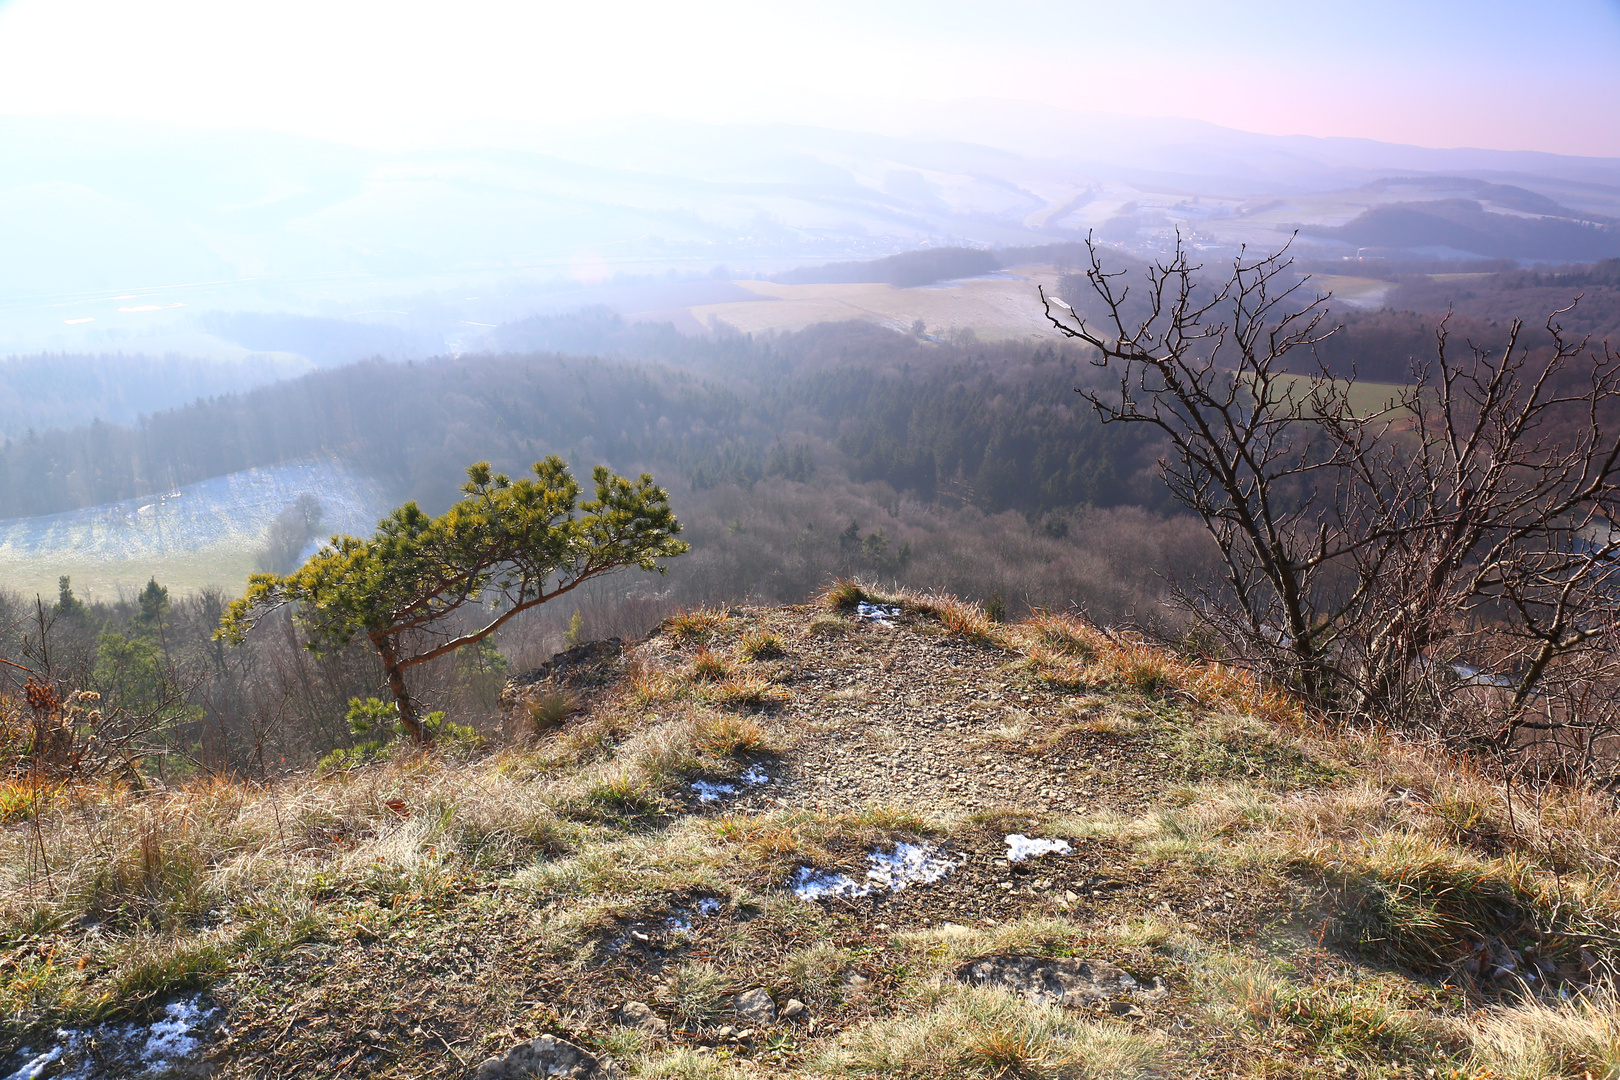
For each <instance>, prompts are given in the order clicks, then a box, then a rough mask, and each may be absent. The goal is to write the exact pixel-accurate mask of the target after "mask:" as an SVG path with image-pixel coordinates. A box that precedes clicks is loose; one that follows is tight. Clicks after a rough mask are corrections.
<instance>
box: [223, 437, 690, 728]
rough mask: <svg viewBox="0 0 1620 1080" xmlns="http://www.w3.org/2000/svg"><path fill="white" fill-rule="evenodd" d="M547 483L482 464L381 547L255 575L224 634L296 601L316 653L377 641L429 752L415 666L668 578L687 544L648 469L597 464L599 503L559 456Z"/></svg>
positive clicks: (408, 721) (227, 617)
mask: <svg viewBox="0 0 1620 1080" xmlns="http://www.w3.org/2000/svg"><path fill="white" fill-rule="evenodd" d="M534 475H535V478H534V479H533V480H528V479H523V480H517V481H513V480H509V479H508V478H507V477H505V476H503V475H501V474H500V473H492V472H491V471H490V466H489V463H488V462H483V461H481V462H479V463H478V464H476V465H473V466H472V467H471V468H469V469H468V470H467V483H466V484H464V485H462V489H461V490H462V492H463V495H464V498H462V499H461V500H460V501H458V502H456V503H455V504H454V505H452V506H451V507H450V509H449V510H447V511H445V513H443V514H441V515H440V516H438V517H430V516H429V515H428V514H426V513H424V512H423V511H422V510H421V509H420V508H419V507H418V506H417V505H416V503H414V502H409V503H406V504H405V505H404V506H401V507H400V508H399V509H397V510H395V511H394V512H393V513H392V514H390V515H389V516H388V517H386V518H384V519H383V520H382V522H380V523H379V525H378V528H377V532H376V534H375V535H373V536H372V537H371V538H370V539H369V540H362V539H359V538H357V537H353V536H334V537H333V538H332V539H331V540H330V541H329V542H328V543H327V544H326V545H324V546H323V547H322V548H321V549H320V550H319V551H317V552H316V553H315V554H314V555H312V556H310V558H309V560H308V561H307V562H305V563H304V565H302V566H300V567H299V568H298V569H296V570H294V571H293V572H291V573H289V574H286V575H277V574H254V575H253V576H252V577H250V578H249V579H248V588H247V593H246V595H244V596H243V597H242V598H241V599H240V600H237V601H236V602H235V603H233V604H232V605H231V606H230V607H229V608H228V609H226V611H225V614H224V616H223V617H222V618H221V620H220V626H219V629H218V630H217V631H216V632H215V636H216V637H217V638H220V639H222V640H225V641H229V642H231V643H233V644H237V643H240V642H241V641H242V640H243V639H244V638H245V637H246V636H247V633H248V632H249V631H250V630H251V629H252V628H253V626H254V624H255V623H256V622H257V621H258V620H259V619H261V618H263V617H264V616H265V615H267V614H269V613H270V612H273V611H276V610H278V609H280V608H282V607H285V606H287V605H293V606H294V608H295V614H294V619H295V621H296V622H297V624H298V625H299V627H300V628H301V629H302V630H303V631H304V634H305V636H306V642H307V644H308V647H309V648H310V649H312V650H316V651H323V650H328V649H335V648H340V647H342V646H343V645H346V644H348V642H349V641H351V640H352V639H353V638H354V636H355V635H356V634H364V635H365V636H366V639H367V640H368V641H370V642H371V645H372V647H373V648H375V649H376V650H377V655H378V656H379V657H380V658H381V660H382V665H383V670H384V671H385V672H386V673H387V676H388V688H389V690H390V691H391V692H392V693H393V695H394V702H395V704H396V705H397V707H398V709H399V719H400V724H401V726H402V727H403V728H404V729H405V731H406V732H407V733H408V734H409V736H410V738H411V740H412V742H414V743H416V744H417V745H419V746H422V745H427V744H428V743H430V742H431V741H432V739H433V734H432V732H431V731H430V730H428V729H427V728H426V727H425V726H424V725H423V723H422V719H421V717H420V716H419V715H418V712H417V707H416V702H415V701H414V700H413V699H412V697H411V693H410V689H409V685H408V684H407V683H406V680H405V672H406V671H407V670H408V669H410V668H412V667H414V666H416V665H417V664H425V663H427V662H428V661H430V660H436V659H438V658H439V657H441V656H445V655H447V654H449V653H451V652H454V651H455V650H457V649H459V648H461V647H462V646H464V645H471V644H473V643H475V642H478V641H482V640H483V639H484V638H486V637H488V636H489V635H490V634H492V633H494V632H495V631H496V630H497V629H499V628H500V627H501V625H502V624H504V623H505V622H506V621H507V620H509V619H511V618H513V617H514V616H516V615H517V614H518V613H519V612H522V611H527V610H528V609H529V608H532V607H537V606H538V605H540V604H543V603H545V602H546V601H548V600H552V599H555V598H556V597H558V596H561V595H563V594H564V593H567V592H571V591H572V590H574V589H575V588H577V587H578V586H580V585H582V584H584V583H585V582H587V581H589V580H591V579H592V578H596V577H601V576H602V575H604V574H609V573H612V572H613V571H615V570H619V569H622V568H624V567H628V566H635V567H639V568H641V569H642V570H653V571H657V572H659V573H662V572H663V570H664V567H663V566H662V565H661V564H660V563H659V562H658V560H660V559H667V558H671V557H673V556H676V555H679V554H681V553H682V552H684V551H686V550H687V548H688V545H687V544H686V543H685V542H684V541H682V540H679V539H677V538H676V537H677V534H678V533H679V532H680V529H681V527H680V523H679V522H677V521H676V520H675V516H674V514H673V513H671V512H670V508H669V496H668V494H667V493H666V492H665V491H664V489H663V488H661V487H658V486H657V485H655V484H654V483H653V481H652V477H650V476H648V475H646V474H645V473H643V474H642V475H641V477H640V478H639V479H638V480H635V481H630V480H626V479H625V478H624V477H622V476H617V475H614V474H613V473H611V472H609V471H608V469H607V468H606V467H605V466H601V465H598V466H597V467H596V469H595V471H594V472H593V474H592V477H593V479H594V481H595V484H596V497H595V498H594V499H591V500H588V501H586V502H584V503H581V502H580V501H579V496H580V486H579V484H578V483H577V482H575V480H574V478H573V477H572V476H571V475H570V474H569V472H568V466H567V465H566V464H565V463H564V462H563V461H562V459H560V458H558V457H556V456H555V455H553V456H551V457H548V458H546V459H545V460H544V461H539V462H536V463H535V465H534ZM458 613H461V614H460V617H459V618H457V617H454V616H457V614H458ZM469 615H471V616H474V618H472V619H471V620H470V628H469V619H468V616H469Z"/></svg>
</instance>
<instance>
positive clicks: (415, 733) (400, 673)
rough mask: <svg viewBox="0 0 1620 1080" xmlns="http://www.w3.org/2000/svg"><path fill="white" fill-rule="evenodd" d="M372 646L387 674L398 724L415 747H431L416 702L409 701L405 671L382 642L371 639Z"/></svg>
mask: <svg viewBox="0 0 1620 1080" xmlns="http://www.w3.org/2000/svg"><path fill="white" fill-rule="evenodd" d="M372 644H374V645H376V646H377V652H378V654H379V655H380V656H381V657H382V662H383V670H384V671H386V672H387V673H388V689H389V690H390V691H392V692H393V695H394V707H395V708H397V709H398V710H399V723H400V726H401V727H403V728H404V729H405V734H407V735H409V736H410V737H411V742H412V743H413V744H414V745H416V746H431V745H433V736H432V734H431V733H429V732H428V730H427V729H426V728H424V727H423V726H422V721H421V720H420V719H419V718H418V717H417V715H416V702H414V701H412V700H411V691H410V688H409V687H407V686H406V685H405V669H404V668H403V667H402V666H401V665H400V664H399V662H398V660H397V659H396V658H395V656H394V650H393V649H391V648H389V647H388V646H387V645H386V644H385V643H384V642H381V641H378V640H377V639H376V638H372Z"/></svg>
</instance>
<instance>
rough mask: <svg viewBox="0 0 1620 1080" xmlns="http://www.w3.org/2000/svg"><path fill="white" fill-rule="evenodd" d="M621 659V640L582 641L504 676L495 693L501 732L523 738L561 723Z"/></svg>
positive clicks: (614, 674)
mask: <svg viewBox="0 0 1620 1080" xmlns="http://www.w3.org/2000/svg"><path fill="white" fill-rule="evenodd" d="M623 660H624V642H623V641H622V640H620V639H619V638H608V639H607V640H606V641H588V642H586V643H585V644H583V645H575V646H574V647H573V648H571V649H565V650H563V651H562V652H560V653H557V654H556V655H555V656H553V657H552V658H551V659H550V660H547V661H546V662H545V663H543V664H541V665H540V666H539V667H537V668H535V669H534V670H533V671H530V672H526V673H525V674H522V675H518V676H515V677H514V678H512V679H510V680H508V681H507V684H506V686H505V688H504V689H502V690H501V696H500V705H501V708H502V709H503V710H504V711H505V713H506V726H507V731H506V734H507V736H508V737H509V738H523V737H526V736H531V735H538V734H544V733H545V732H547V731H549V730H551V729H553V728H557V727H561V726H562V725H563V724H564V723H566V722H567V720H568V718H569V717H570V716H572V715H573V714H574V713H576V712H578V711H579V710H580V709H581V708H583V707H584V705H585V704H586V699H587V698H588V696H589V695H590V694H591V693H592V692H593V691H596V690H600V689H601V688H602V687H604V686H607V685H608V684H609V683H611V682H612V681H613V680H614V679H615V678H617V677H618V675H619V673H620V672H621V670H622V668H623Z"/></svg>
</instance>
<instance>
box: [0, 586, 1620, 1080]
mask: <svg viewBox="0 0 1620 1080" xmlns="http://www.w3.org/2000/svg"><path fill="white" fill-rule="evenodd" d="M506 700H507V701H508V703H509V704H510V705H511V706H512V721H511V730H510V731H509V732H508V735H509V736H510V737H511V739H512V740H514V742H513V744H512V745H509V746H508V747H507V748H505V749H502V750H500V751H498V752H488V753H479V752H476V751H472V750H470V749H468V750H464V751H462V752H461V757H462V758H464V760H458V757H457V753H456V752H447V754H446V756H442V757H437V758H421V757H408V756H403V755H401V756H396V757H395V759H394V760H392V761H390V762H379V763H376V764H370V765H364V766H358V767H353V768H348V769H343V768H331V767H329V768H328V770H327V771H326V772H325V773H322V774H318V775H313V776H308V777H304V778H301V779H293V780H288V781H285V782H282V783H278V784H273V785H270V786H267V787H253V786H244V785H240V784H235V783H231V782H227V781H223V780H220V781H212V782H204V781H199V782H196V783H194V784H191V785H188V786H184V787H180V788H176V789H173V790H167V791H163V790H143V791H135V790H129V789H115V788H98V789H95V790H78V791H66V790H62V791H53V790H45V789H37V788H29V787H27V786H26V785H23V784H21V783H14V784H12V785H11V786H9V787H8V788H6V789H5V791H4V803H3V805H4V807H5V811H4V812H5V813H6V815H7V819H8V821H9V824H8V825H7V826H6V827H5V830H4V833H3V834H0V838H3V845H4V847H3V851H4V862H3V864H0V865H3V866H4V871H3V873H4V883H5V884H4V890H5V891H4V894H3V898H0V903H3V907H0V911H3V918H4V922H3V924H0V925H3V927H4V930H3V933H4V935H5V949H6V951H5V957H4V962H3V965H0V995H3V997H4V1000H5V1015H6V1020H5V1025H6V1031H5V1036H4V1038H5V1041H6V1043H7V1044H9V1045H13V1046H17V1047H19V1048H21V1049H19V1050H18V1051H17V1053H15V1054H13V1055H12V1057H11V1058H10V1059H9V1060H7V1061H6V1062H4V1063H3V1065H0V1067H3V1068H6V1069H19V1068H20V1069H21V1070H22V1071H20V1072H18V1073H17V1074H16V1075H19V1076H35V1075H43V1074H44V1073H43V1072H39V1071H29V1070H30V1068H31V1067H32V1066H31V1065H29V1064H28V1063H30V1062H32V1063H36V1064H37V1065H38V1068H39V1070H46V1069H54V1070H57V1072H56V1075H73V1076H81V1077H95V1076H114V1075H129V1074H130V1070H132V1069H134V1068H136V1067H137V1066H138V1067H139V1068H141V1069H151V1070H152V1071H151V1073H150V1074H151V1075H174V1076H181V1075H184V1076H190V1075H202V1074H204V1073H205V1072H206V1071H207V1070H208V1069H210V1068H211V1069H213V1070H214V1072H213V1075H216V1076H220V1077H249V1076H252V1077H259V1076H278V1075H279V1076H294V1075H321V1076H325V1075H344V1076H367V1077H425V1076H453V1077H454V1076H473V1075H475V1074H476V1075H479V1076H481V1077H485V1078H488V1077H497V1076H507V1075H518V1073H516V1072H513V1071H511V1069H510V1068H509V1066H515V1065H516V1064H518V1063H519V1061H520V1060H525V1059H526V1060H528V1061H529V1062H530V1063H531V1064H534V1063H537V1062H544V1061H550V1062H553V1063H555V1062H556V1061H558V1060H559V1055H561V1056H563V1057H567V1058H568V1059H569V1060H570V1061H571V1062H572V1066H571V1067H573V1068H575V1069H577V1070H578V1071H576V1072H574V1073H573V1074H572V1075H576V1076H598V1075H600V1076H605V1075H611V1074H613V1073H614V1072H616V1071H623V1072H628V1073H631V1074H634V1075H642V1076H655V1077H691V1078H699V1077H724V1078H728V1080H729V1078H738V1080H740V1078H744V1077H754V1076H759V1077H764V1076H777V1077H792V1076H823V1075H825V1076H832V1075H838V1076H850V1075H855V1076H862V1075H864V1076H963V1077H968V1076H973V1077H981V1076H982V1077H1001V1076H1024V1077H1054V1078H1055V1077H1131V1076H1136V1077H1151V1076H1211V1077H1213V1076H1232V1075H1250V1076H1285V1075H1286V1076H1365V1077H1397V1076H1402V1077H1404V1076H1412V1077H1418V1076H1435V1075H1443V1076H1459V1077H1460V1076H1469V1077H1484V1076H1493V1077H1523V1078H1526V1080H1529V1078H1539V1077H1547V1076H1575V1077H1579V1076H1581V1075H1582V1074H1583V1073H1584V1072H1589V1073H1590V1074H1591V1075H1593V1076H1599V1075H1612V1072H1613V1070H1614V1069H1615V1068H1616V1067H1617V1064H1620V1048H1617V1047H1616V1045H1615V1042H1614V1038H1613V1035H1612V1032H1613V1031H1614V1030H1616V1025H1617V1024H1620V1010H1617V1008H1616V1007H1615V1006H1614V1005H1613V1004H1612V1003H1611V1000H1610V999H1609V998H1608V997H1607V996H1606V995H1605V994H1603V993H1602V992H1600V991H1599V990H1596V989H1594V987H1596V986H1597V985H1599V984H1600V983H1601V982H1602V980H1603V979H1605V978H1606V977H1607V974H1608V972H1609V970H1610V957H1611V948H1612V947H1613V945H1614V944H1615V936H1614V932H1613V931H1612V930H1611V929H1609V927H1611V926H1613V925H1614V921H1615V919H1616V918H1620V891H1617V889H1616V886H1615V881H1614V872H1613V863H1612V860H1610V859H1609V858H1607V855H1606V853H1607V852H1608V851H1609V850H1611V849H1612V847H1613V845H1614V842H1615V838H1616V835H1617V834H1620V819H1617V817H1616V815H1615V813H1614V812H1613V810H1612V809H1611V807H1610V805H1609V802H1608V800H1607V799H1605V798H1601V797H1599V796H1598V795H1595V794H1592V793H1588V792H1581V791H1571V790H1564V789H1559V788H1546V789H1542V790H1538V791H1536V792H1534V793H1529V792H1522V791H1521V792H1517V793H1514V795H1513V798H1512V799H1511V800H1510V799H1509V798H1508V797H1507V796H1508V793H1507V792H1506V791H1504V790H1503V789H1502V788H1501V787H1500V786H1499V785H1497V784H1495V783H1493V782H1491V781H1489V780H1487V779H1486V778H1484V777H1482V776H1481V775H1479V774H1478V773H1477V772H1476V771H1475V770H1473V769H1470V768H1469V767H1467V766H1466V765H1464V764H1460V763H1458V762H1456V761H1454V760H1449V759H1447V758H1445V757H1442V756H1440V755H1439V754H1438V753H1436V752H1432V751H1429V750H1425V749H1423V748H1419V747H1414V746H1410V745H1407V744H1404V743H1402V742H1400V741H1399V740H1397V739H1394V738H1393V737H1390V736H1387V735H1355V736H1351V735H1345V736H1335V735H1332V734H1331V733H1328V732H1325V731H1324V730H1323V729H1322V728H1321V727H1320V726H1319V725H1317V724H1315V723H1313V722H1312V720H1311V718H1310V717H1308V716H1306V715H1305V714H1303V713H1301V712H1300V711H1299V710H1298V709H1297V708H1295V707H1294V706H1293V705H1292V704H1291V703H1290V702H1289V701H1288V700H1286V699H1283V698H1281V697H1277V696H1275V695H1272V694H1267V693H1260V692H1258V691H1257V690H1256V689H1255V687H1254V686H1253V685H1252V684H1251V683H1250V682H1249V681H1248V680H1246V679H1245V678H1243V677H1240V676H1239V675H1237V674H1235V673H1233V672H1232V671H1230V670H1229V669H1226V668H1222V667H1220V666H1217V665H1209V664H1204V663H1194V662H1188V661H1184V660H1181V659H1178V658H1177V657H1175V656H1173V655H1171V654H1169V653H1166V652H1164V651H1163V650H1161V649H1159V648H1156V647H1152V646H1149V645H1146V644H1142V643H1139V642H1136V641H1134V640H1133V639H1131V638H1130V637H1129V636H1125V635H1121V634H1116V633H1105V632H1102V631H1099V630H1097V629H1095V628H1093V627H1091V626H1089V625H1087V624H1084V623H1082V622H1079V621H1077V620H1073V619H1069V618H1066V617H1057V616H1044V617H1038V618H1036V619H1034V620H1032V621H1029V622H1027V623H1023V624H1019V625H1016V626H1004V625H998V624H993V623H991V622H989V621H988V620H987V619H986V618H985V616H984V615H983V613H982V611H981V610H980V609H978V608H976V607H973V606H970V605H967V604H963V603H961V602H959V601H956V600H953V599H951V598H948V597H937V596H936V597H923V596H917V595H911V594H908V595H896V596H883V595H878V594H876V593H874V592H872V591H871V590H863V589H860V588H857V587H854V586H843V587H840V588H838V589H835V590H833V591H831V592H830V593H829V595H828V597H827V598H826V600H825V601H824V603H823V604H821V605H819V606H816V607H797V608H778V609H733V610H730V611H713V610H704V611H696V612H690V613H687V614H685V615H682V616H677V617H675V618H673V619H670V620H668V621H666V622H665V623H664V624H663V625H662V626H661V627H660V628H659V629H658V630H657V631H656V632H654V633H653V634H652V635H651V636H650V637H649V638H647V639H646V640H645V641H642V642H639V643H636V644H632V645H628V646H624V647H622V648H621V647H619V646H618V645H617V644H615V643H606V644H596V645H592V646H588V647H581V648H579V649H576V650H572V651H571V652H569V653H566V654H563V655H561V656H559V657H558V658H556V659H555V660H554V661H553V662H552V663H551V664H550V665H548V666H547V667H546V668H544V669H542V670H541V671H539V672H537V673H535V674H534V675H533V676H529V677H525V678H523V679H518V680H515V681H514V682H513V684H512V685H511V686H510V687H509V689H508V693H507V697H506ZM349 760H353V759H349ZM528 1040H537V1041H535V1042H527V1041H528ZM556 1040H563V1041H564V1042H565V1043H566V1044H568V1045H567V1046H564V1045H562V1044H560V1043H558V1042H557V1041H556ZM519 1047H523V1048H522V1049H521V1051H520V1052H515V1053H513V1054H511V1055H508V1052H509V1051H513V1050H514V1048H519ZM569 1047H572V1048H573V1049H570V1048H569ZM481 1062H488V1064H485V1065H484V1066H482V1067H480V1063H481ZM502 1062H504V1064H503V1063H502ZM120 1070H124V1071H120Z"/></svg>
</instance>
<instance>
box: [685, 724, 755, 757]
mask: <svg viewBox="0 0 1620 1080" xmlns="http://www.w3.org/2000/svg"><path fill="white" fill-rule="evenodd" d="M693 729H694V730H693V742H694V743H695V745H696V746H697V748H698V749H699V750H701V751H702V752H703V753H706V754H713V755H714V756H716V757H732V756H735V755H737V754H747V753H760V752H764V751H769V750H772V749H774V745H773V743H772V740H771V737H770V735H769V734H768V733H767V732H766V730H765V728H764V727H763V726H761V725H760V723H759V722H758V721H757V720H753V719H750V718H749V717H746V716H733V715H720V716H705V717H702V718H700V719H699V720H698V721H697V722H696V724H694V725H693Z"/></svg>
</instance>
